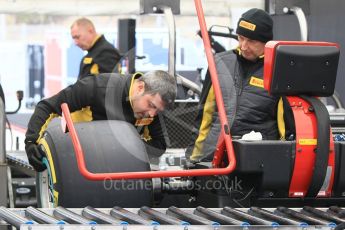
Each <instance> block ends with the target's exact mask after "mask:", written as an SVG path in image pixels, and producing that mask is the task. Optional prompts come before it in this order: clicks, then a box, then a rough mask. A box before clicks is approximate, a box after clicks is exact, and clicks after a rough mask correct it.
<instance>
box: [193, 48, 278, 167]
mask: <svg viewBox="0 0 345 230" xmlns="http://www.w3.org/2000/svg"><path fill="white" fill-rule="evenodd" d="M216 65H217V72H218V78H219V83H220V87H221V90H222V96H223V100H224V106H225V110H226V113H227V117H228V123H229V125H230V127H231V129H230V133H231V135H232V136H242V135H244V134H246V133H249V132H251V131H252V130H254V131H256V132H260V133H261V134H262V136H263V139H266V140H267V139H269V140H275V139H279V130H278V122H277V108H278V102H279V100H280V98H279V97H275V96H271V95H269V94H268V92H267V91H266V90H265V89H264V86H263V57H260V58H259V59H258V60H257V61H255V62H251V61H248V60H246V59H244V58H243V57H242V56H241V55H240V54H239V52H238V50H233V51H227V52H223V53H219V54H217V55H216ZM211 86H212V83H211V79H210V76H209V75H208V74H207V75H206V78H205V82H204V85H203V90H202V93H201V97H200V104H199V112H198V115H197V117H196V119H195V123H194V129H193V136H192V142H191V144H190V145H189V146H188V148H187V150H186V157H187V158H190V160H191V161H199V160H203V159H205V160H209V159H211V158H212V156H213V153H214V151H215V149H216V145H217V141H218V137H219V133H220V121H219V117H218V110H217V106H216V103H215V95H214V91H213V88H211ZM205 105H206V106H205Z"/></svg>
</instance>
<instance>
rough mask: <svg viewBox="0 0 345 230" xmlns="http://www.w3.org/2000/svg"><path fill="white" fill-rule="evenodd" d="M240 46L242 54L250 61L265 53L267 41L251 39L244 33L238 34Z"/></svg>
mask: <svg viewBox="0 0 345 230" xmlns="http://www.w3.org/2000/svg"><path fill="white" fill-rule="evenodd" d="M238 46H239V48H240V50H241V54H242V56H243V57H244V58H245V59H247V60H249V61H255V60H256V59H257V58H258V57H260V56H261V55H263V54H264V50H265V43H263V42H261V41H257V40H252V39H249V38H247V37H244V36H242V35H238Z"/></svg>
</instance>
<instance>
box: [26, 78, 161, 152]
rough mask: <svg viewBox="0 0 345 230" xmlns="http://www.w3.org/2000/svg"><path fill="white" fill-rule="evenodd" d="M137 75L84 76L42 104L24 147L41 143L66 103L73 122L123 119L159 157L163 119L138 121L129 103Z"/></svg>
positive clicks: (36, 112) (35, 113) (30, 127)
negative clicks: (50, 123) (49, 125)
mask: <svg viewBox="0 0 345 230" xmlns="http://www.w3.org/2000/svg"><path fill="white" fill-rule="evenodd" d="M138 76H140V75H138V74H136V75H133V76H131V77H129V76H124V75H119V74H110V73H108V74H100V75H99V76H97V77H93V76H89V77H85V78H83V79H81V80H78V81H77V82H76V83H75V84H74V85H71V86H69V87H67V88H65V89H63V90H62V91H60V92H59V93H58V94H56V95H55V96H53V97H50V98H47V99H44V100H42V101H40V102H39V103H38V104H37V106H36V109H35V112H34V113H33V115H32V117H31V119H30V121H29V124H28V129H27V132H26V139H25V144H28V143H30V142H31V143H36V144H37V143H38V142H39V140H40V138H41V137H42V135H43V132H44V130H45V129H46V127H47V125H48V124H49V122H50V121H51V120H52V118H54V117H57V116H58V115H61V113H62V111H61V104H62V103H64V102H66V103H67V104H68V106H69V109H70V112H71V113H72V114H71V115H72V119H73V121H92V120H122V121H127V122H129V123H131V124H133V125H134V126H135V127H136V128H137V130H138V132H139V133H140V134H142V137H143V139H144V140H146V143H147V145H146V148H147V150H148V153H149V155H150V156H160V155H161V154H163V153H164V151H165V149H166V142H165V133H163V131H162V128H161V124H160V119H159V118H158V117H157V116H156V117H154V118H153V119H151V118H147V119H145V118H144V119H140V120H137V119H136V118H135V117H134V113H133V110H132V107H131V104H130V101H129V89H130V87H131V84H132V78H133V77H138ZM85 92H87V93H85ZM143 135H145V136H143Z"/></svg>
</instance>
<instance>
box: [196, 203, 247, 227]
mask: <svg viewBox="0 0 345 230" xmlns="http://www.w3.org/2000/svg"><path fill="white" fill-rule="evenodd" d="M194 214H195V215H198V216H201V217H204V218H207V219H212V220H215V221H217V222H218V223H220V224H226V225H228V224H231V225H240V226H249V225H250V224H249V223H248V222H243V221H239V220H236V219H234V218H231V217H229V216H225V215H222V214H221V213H218V212H216V211H214V210H211V209H208V208H204V207H201V206H199V207H196V209H195V210H194Z"/></svg>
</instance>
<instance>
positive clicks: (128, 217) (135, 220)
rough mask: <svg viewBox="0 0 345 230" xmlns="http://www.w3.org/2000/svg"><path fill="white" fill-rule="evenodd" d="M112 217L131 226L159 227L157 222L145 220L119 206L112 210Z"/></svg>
mask: <svg viewBox="0 0 345 230" xmlns="http://www.w3.org/2000/svg"><path fill="white" fill-rule="evenodd" d="M110 215H111V216H113V217H115V218H118V219H120V220H124V221H127V222H128V223H130V224H142V225H159V223H158V222H156V221H152V220H148V219H145V218H143V217H141V216H139V215H137V214H134V213H132V212H130V211H127V210H126V209H124V208H121V207H118V206H115V207H114V208H113V209H111V210H110Z"/></svg>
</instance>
